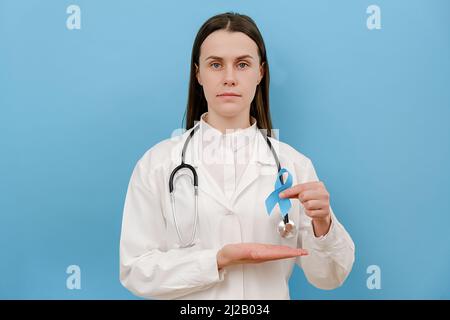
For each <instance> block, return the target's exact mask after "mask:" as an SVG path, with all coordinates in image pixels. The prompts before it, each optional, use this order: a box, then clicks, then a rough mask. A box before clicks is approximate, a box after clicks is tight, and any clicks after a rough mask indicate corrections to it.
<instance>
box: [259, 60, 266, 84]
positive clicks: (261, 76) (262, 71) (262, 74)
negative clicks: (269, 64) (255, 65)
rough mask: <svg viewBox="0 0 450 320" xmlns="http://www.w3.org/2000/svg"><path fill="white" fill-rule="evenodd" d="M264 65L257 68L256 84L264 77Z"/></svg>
mask: <svg viewBox="0 0 450 320" xmlns="http://www.w3.org/2000/svg"><path fill="white" fill-rule="evenodd" d="M264 64H265V62H263V63H261V65H260V66H259V80H258V84H259V83H260V82H261V80H262V78H263V77H264V71H265V68H264Z"/></svg>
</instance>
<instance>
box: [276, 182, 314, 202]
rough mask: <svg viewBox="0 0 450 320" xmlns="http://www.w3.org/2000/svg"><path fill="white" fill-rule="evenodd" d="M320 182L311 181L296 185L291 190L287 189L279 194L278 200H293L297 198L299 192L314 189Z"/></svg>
mask: <svg viewBox="0 0 450 320" xmlns="http://www.w3.org/2000/svg"><path fill="white" fill-rule="evenodd" d="M319 183H320V181H312V182H306V183H302V184H297V185H295V186H293V187H291V188H288V189H286V190H284V191H283V192H280V193H279V194H278V195H279V196H280V198H294V197H297V196H298V194H299V193H300V192H303V191H305V190H309V189H314V188H315V186H317V184H319Z"/></svg>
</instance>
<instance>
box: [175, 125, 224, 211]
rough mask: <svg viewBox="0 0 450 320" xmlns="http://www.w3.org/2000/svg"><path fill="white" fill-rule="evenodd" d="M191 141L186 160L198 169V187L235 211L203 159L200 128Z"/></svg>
mask: <svg viewBox="0 0 450 320" xmlns="http://www.w3.org/2000/svg"><path fill="white" fill-rule="evenodd" d="M197 125H200V124H197ZM186 137H187V135H186ZM183 141H185V139H183ZM191 143H192V145H190V147H189V148H188V149H187V150H186V159H187V160H186V161H187V163H189V164H191V165H192V166H193V167H194V168H195V170H196V171H197V175H198V188H199V189H200V190H201V191H203V192H204V193H206V194H208V195H209V196H210V197H212V198H213V199H214V200H216V201H217V202H218V203H220V204H221V205H222V206H223V207H225V208H226V209H227V210H230V211H233V207H232V204H231V203H230V202H229V200H228V198H227V197H226V196H225V194H224V193H223V191H222V189H221V188H220V187H219V185H218V184H217V182H216V180H215V179H214V178H213V177H211V175H210V174H209V173H208V170H206V168H205V167H204V165H203V163H202V161H201V156H200V153H201V136H200V132H199V130H197V132H196V133H195V134H194V136H193V137H192V139H191V141H190V144H191Z"/></svg>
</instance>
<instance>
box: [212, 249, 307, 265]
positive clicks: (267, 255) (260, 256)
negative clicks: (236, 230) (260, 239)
mask: <svg viewBox="0 0 450 320" xmlns="http://www.w3.org/2000/svg"><path fill="white" fill-rule="evenodd" d="M307 254H308V251H306V250H305V249H298V248H292V247H288V246H280V245H273V244H263V243H233V244H227V245H225V246H224V247H223V248H222V249H220V250H219V251H218V252H217V266H218V268H219V270H220V269H222V268H224V267H226V266H230V265H233V264H242V263H261V262H266V261H271V260H279V259H286V258H293V257H299V256H305V255H307Z"/></svg>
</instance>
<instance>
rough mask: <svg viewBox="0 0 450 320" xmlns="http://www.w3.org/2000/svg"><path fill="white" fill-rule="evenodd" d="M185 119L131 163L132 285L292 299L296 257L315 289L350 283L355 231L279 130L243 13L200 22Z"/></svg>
mask: <svg viewBox="0 0 450 320" xmlns="http://www.w3.org/2000/svg"><path fill="white" fill-rule="evenodd" d="M186 129H187V130H186V132H185V133H184V134H182V135H181V136H179V137H178V138H176V139H166V140H164V141H161V142H160V143H158V144H156V145H155V146H153V147H152V148H151V149H150V150H148V151H147V152H146V153H145V154H144V155H143V156H142V158H141V159H140V160H139V161H138V162H137V164H136V166H135V168H134V171H133V174H132V176H131V179H130V182H129V185H128V191H127V196H126V199H125V205H124V213H123V224H122V234H121V239H120V280H121V283H122V284H123V285H124V286H125V287H126V288H128V289H129V290H130V291H131V292H133V293H134V294H136V295H138V296H142V297H146V298H157V299H289V298H290V297H289V287H288V282H289V277H290V275H291V272H292V270H293V267H294V265H295V264H297V265H298V266H300V267H301V268H302V269H303V271H304V274H305V275H306V277H307V279H308V281H309V282H310V283H311V284H313V285H314V286H316V287H318V288H323V289H333V288H336V287H338V286H340V285H341V284H342V283H343V282H344V280H345V279H346V277H347V276H348V274H349V272H350V270H351V268H352V265H353V261H354V244H353V241H352V239H351V238H350V236H349V234H348V233H347V232H346V230H345V229H344V227H343V226H342V225H341V224H340V223H339V221H338V220H337V218H336V216H335V215H334V213H333V211H332V209H331V206H330V202H329V199H330V197H329V194H328V192H327V190H326V187H325V185H324V183H323V182H321V181H319V180H318V178H317V175H316V172H315V170H314V167H313V164H312V162H311V160H310V159H309V158H307V157H306V156H305V155H303V154H301V153H300V152H298V151H296V150H295V149H293V148H292V147H290V146H289V145H288V144H286V143H283V142H280V141H278V140H277V139H275V138H274V137H272V131H271V130H272V123H271V118H270V111H269V65H268V61H267V56H266V49H265V45H264V41H263V39H262V36H261V34H260V32H259V30H258V28H257V26H256V24H255V23H254V22H253V20H252V19H251V18H249V17H248V16H245V15H240V14H235V13H225V14H220V15H217V16H214V17H212V18H210V19H209V20H208V21H206V22H205V23H204V24H203V26H202V27H201V28H200V30H199V32H198V34H197V37H196V39H195V42H194V45H193V50H192V60H191V77H190V87H189V97H188V104H187V119H186ZM180 164H181V165H180ZM194 185H195V186H197V185H198V188H197V187H194ZM281 191H284V192H283V194H280V193H281Z"/></svg>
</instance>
